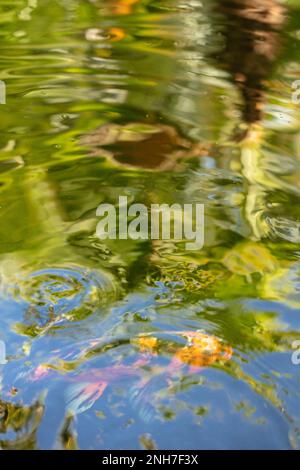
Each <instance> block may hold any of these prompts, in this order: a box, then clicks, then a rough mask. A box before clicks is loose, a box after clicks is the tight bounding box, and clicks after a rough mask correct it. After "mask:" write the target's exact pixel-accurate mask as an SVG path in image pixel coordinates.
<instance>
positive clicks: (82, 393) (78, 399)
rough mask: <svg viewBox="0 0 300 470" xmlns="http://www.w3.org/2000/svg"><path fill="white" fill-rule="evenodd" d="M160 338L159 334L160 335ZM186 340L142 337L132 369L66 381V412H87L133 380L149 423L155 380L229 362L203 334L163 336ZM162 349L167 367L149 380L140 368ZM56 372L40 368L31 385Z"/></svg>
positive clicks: (227, 350)
mask: <svg viewBox="0 0 300 470" xmlns="http://www.w3.org/2000/svg"><path fill="white" fill-rule="evenodd" d="M159 334H160V335H161V334H162V333H159ZM174 334H176V335H177V336H179V337H181V338H183V339H185V340H186V343H185V344H184V345H178V344H174V343H172V344H171V343H170V342H166V341H165V342H164V341H163V340H162V339H160V338H158V334H157V335H156V336H154V335H153V334H150V333H148V334H143V335H139V336H138V337H137V338H134V339H133V340H132V341H131V343H132V345H133V346H136V347H137V348H138V353H139V357H138V359H137V360H136V361H135V362H134V363H133V364H132V365H123V364H115V365H113V366H111V367H104V368H102V369H90V370H89V371H86V372H81V373H79V374H78V375H76V376H73V377H68V379H67V380H68V381H70V382H73V383H72V384H71V385H70V386H69V387H68V389H67V392H66V404H67V411H68V412H69V413H72V414H73V415H76V414H80V413H83V412H85V411H87V410H88V409H90V408H91V407H92V406H93V405H94V403H95V402H96V401H97V400H98V399H99V398H100V397H101V396H102V395H103V393H104V391H105V390H106V388H107V387H108V386H110V385H112V384H113V383H116V382H119V381H120V380H124V379H125V378H129V377H132V378H136V379H137V381H138V382H137V384H136V385H135V386H133V387H131V389H130V392H131V397H130V398H131V401H132V402H133V404H134V405H135V406H137V407H139V408H140V409H141V411H142V415H143V419H144V420H145V421H147V420H148V418H149V415H150V411H149V406H151V405H150V400H149V393H150V395H151V392H152V389H153V387H154V386H155V383H156V379H159V380H160V381H161V380H162V378H164V379H166V380H167V382H168V381H169V380H170V379H172V378H173V377H174V376H176V375H178V372H179V371H180V370H181V369H182V368H183V367H185V366H188V367H189V372H190V373H197V372H201V371H202V370H203V368H205V367H208V366H211V365H213V364H215V363H217V362H226V361H228V360H230V359H231V357H232V354H233V351H232V348H231V347H230V346H229V345H226V344H225V343H224V342H223V341H222V340H221V339H219V338H217V337H215V336H212V335H209V334H206V333H204V332H202V331H195V332H191V331H179V332H163V335H164V336H165V335H174ZM164 347H165V349H166V352H168V353H169V354H170V355H171V359H170V361H169V363H168V364H167V366H165V367H162V366H155V367H153V368H152V369H151V376H150V377H149V376H148V377H147V375H145V371H144V370H143V367H145V366H148V365H150V364H152V362H153V361H154V360H155V358H156V357H158V356H159V352H160V350H163V348H164ZM57 371H59V368H57V367H55V365H51V364H40V365H39V366H38V367H37V368H36V369H35V370H34V372H33V375H32V376H31V380H32V381H36V380H40V379H44V378H45V377H48V376H49V374H51V372H52V373H53V372H57Z"/></svg>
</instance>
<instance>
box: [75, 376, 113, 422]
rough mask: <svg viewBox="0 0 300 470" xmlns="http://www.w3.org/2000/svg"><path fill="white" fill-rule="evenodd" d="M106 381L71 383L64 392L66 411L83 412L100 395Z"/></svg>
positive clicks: (105, 385)
mask: <svg viewBox="0 0 300 470" xmlns="http://www.w3.org/2000/svg"><path fill="white" fill-rule="evenodd" d="M106 387H107V383H106V382H92V383H90V382H82V383H79V384H74V385H71V386H70V387H69V388H68V390H67V392H66V403H67V412H69V413H71V414H72V415H77V414H80V413H84V412H85V411H87V410H88V409H89V408H91V407H92V406H93V405H94V403H95V402H96V401H97V400H98V399H99V398H100V397H101V395H102V394H103V392H104V390H105V389H106Z"/></svg>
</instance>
